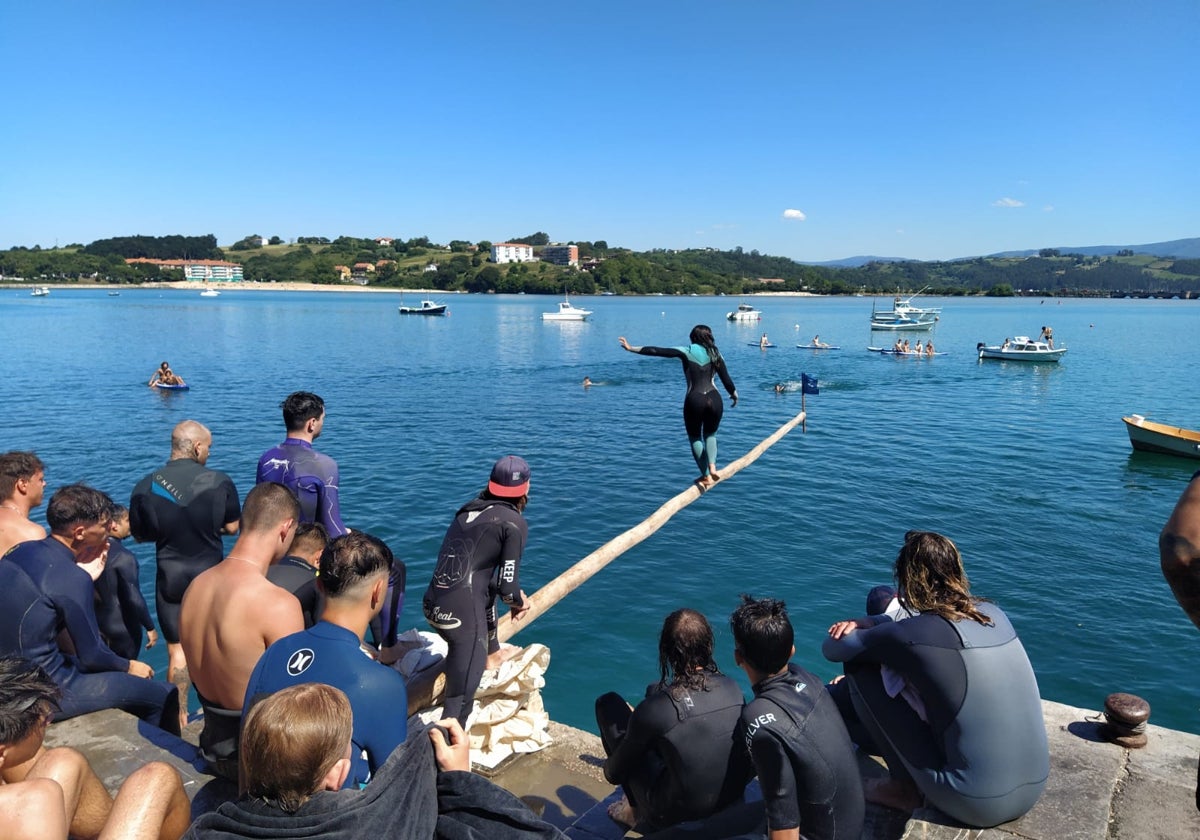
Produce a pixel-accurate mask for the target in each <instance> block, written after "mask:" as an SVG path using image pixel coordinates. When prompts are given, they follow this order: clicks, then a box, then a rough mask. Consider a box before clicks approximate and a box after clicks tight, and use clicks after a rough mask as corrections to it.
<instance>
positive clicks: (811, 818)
mask: <svg viewBox="0 0 1200 840" xmlns="http://www.w3.org/2000/svg"><path fill="white" fill-rule="evenodd" d="M729 625H730V628H731V629H732V630H733V641H734V645H735V647H734V651H733V656H734V660H735V661H736V662H737V664H738V665H739V666H740V667H741V669H742V670H743V671H745V672H746V676H747V677H749V678H750V684H751V686H752V687H753V689H754V699H753V700H751V701H750V702H749V703H747V704H746V707H745V709H744V710H743V711H742V726H743V732H744V734H745V740H746V748H747V749H748V750H749V751H750V758H751V760H752V761H753V762H754V769H755V770H756V771H757V773H758V780H759V784H760V785H761V786H762V793H763V799H764V800H765V803H766V822H767V824H766V829H767V832H768V833H769V835H770V837H771V838H772V840H781V839H782V838H793V839H794V840H799V838H800V837H801V835H803V836H804V837H805V838H807V840H858V838H859V837H860V836H861V835H862V829H863V819H864V815H865V809H866V805H865V802H864V800H863V788H862V779H861V778H860V776H859V772H858V763H857V761H856V759H855V757H854V746H853V744H851V743H850V736H849V735H848V734H847V733H846V727H845V725H844V724H843V723H842V716H841V714H840V713H839V712H838V710H837V707H836V706H835V705H834V703H833V700H832V699H831V698H830V696H829V693H828V692H827V691H826V690H825V686H824V685H823V684H822V682H821V680H820V679H819V678H817V677H816V676H815V675H813V674H811V673H810V672H808V671H806V670H804V669H803V668H801V667H800V666H799V665H796V664H794V663H789V661H788V660H789V659H791V657H792V656H793V655H794V654H795V652H796V648H795V645H794V644H793V643H792V642H793V631H792V623H791V621H790V620H789V619H788V614H787V606H786V605H785V604H784V603H783V601H777V600H775V599H773V598H762V599H754V598H751V597H750V596H748V595H743V596H742V604H741V606H739V607H738V608H737V609H736V610H734V612H733V615H732V616H731V617H730V619H729Z"/></svg>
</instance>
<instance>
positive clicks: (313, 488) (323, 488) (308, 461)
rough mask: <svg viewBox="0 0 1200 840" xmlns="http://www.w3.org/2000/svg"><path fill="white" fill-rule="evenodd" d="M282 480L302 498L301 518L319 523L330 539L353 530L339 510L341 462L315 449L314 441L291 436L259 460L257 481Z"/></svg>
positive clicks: (283, 483) (281, 481) (300, 499)
mask: <svg viewBox="0 0 1200 840" xmlns="http://www.w3.org/2000/svg"><path fill="white" fill-rule="evenodd" d="M264 481H278V482H279V483H280V484H282V485H284V486H285V487H287V488H288V489H289V490H291V491H292V492H293V493H295V494H296V498H297V499H299V501H300V520H301V521H302V522H317V523H320V525H321V527H322V528H324V529H325V533H327V534H328V535H329V539H331V540H332V539H334V538H335V537H340V536H341V535H342V534H345V533H347V532H348V531H349V530H350V529H349V528H347V527H346V526H345V525H344V524H343V523H342V514H341V511H340V510H339V509H338V465H337V461H335V460H333V459H332V458H330V457H329V456H328V455H324V454H322V453H320V452H318V451H317V450H315V449H313V446H312V444H311V443H309V442H308V441H306V440H298V439H297V438H288V439H287V440H285V441H284V442H283V443H281V444H279V445H278V446H274V447H272V448H270V449H268V450H267V451H266V452H264V453H263V455H262V457H261V458H259V459H258V474H257V476H256V477H255V483H256V484H262V483H263V482H264Z"/></svg>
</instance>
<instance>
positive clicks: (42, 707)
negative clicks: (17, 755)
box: [0, 656, 62, 745]
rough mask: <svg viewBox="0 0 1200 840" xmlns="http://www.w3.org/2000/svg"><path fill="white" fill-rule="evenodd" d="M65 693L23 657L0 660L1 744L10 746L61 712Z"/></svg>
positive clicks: (39, 667) (44, 673)
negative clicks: (61, 698)
mask: <svg viewBox="0 0 1200 840" xmlns="http://www.w3.org/2000/svg"><path fill="white" fill-rule="evenodd" d="M61 696H62V692H61V691H60V690H59V688H58V686H57V685H56V684H55V682H54V680H53V679H51V678H50V675H49V674H47V673H46V671H45V670H44V669H43V668H42V666H40V665H38V664H37V663H36V662H31V661H30V660H28V659H25V658H23V657H20V656H5V657H0V744H4V745H11V744H15V743H17V742H18V741H21V740H22V739H24V738H25V737H27V736H28V735H29V733H30V732H32V731H33V729H34V727H36V726H37V725H38V724H39V723H41V721H42V718H44V717H45V716H46V715H48V714H50V713H52V712H54V711H56V710H57V709H58V700H59V698H60V697H61Z"/></svg>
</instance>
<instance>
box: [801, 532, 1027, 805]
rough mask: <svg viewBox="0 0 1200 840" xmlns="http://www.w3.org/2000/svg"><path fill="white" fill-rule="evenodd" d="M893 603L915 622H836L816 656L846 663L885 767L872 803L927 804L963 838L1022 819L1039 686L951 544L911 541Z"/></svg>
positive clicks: (899, 564)
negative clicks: (957, 824) (965, 830)
mask: <svg viewBox="0 0 1200 840" xmlns="http://www.w3.org/2000/svg"><path fill="white" fill-rule="evenodd" d="M894 573H895V577H896V584H897V589H898V591H899V600H900V603H901V604H903V605H904V606H905V607H907V608H908V609H910V610H915V611H917V612H918V613H919V614H918V615H914V616H912V617H911V618H905V619H904V620H903V621H893V620H892V619H891V618H890V617H888V616H887V615H879V616H869V617H864V618H858V619H851V620H848V621H839V622H837V623H836V624H834V625H833V626H832V627H830V628H829V638H827V639H826V640H825V643H824V646H823V647H822V652H823V653H824V654H825V657H826V658H827V659H830V660H832V661H834V662H844V663H845V671H846V679H845V682H847V683H849V690H850V698H851V701H852V707H853V712H854V713H855V715H856V717H857V718H858V721H859V722H861V724H862V726H863V727H864V728H865V730H866V732H867V733H868V734H869V736H870V739H871V741H872V743H862V742H861V741H860V743H859V747H860V748H861V749H863V750H864V751H866V752H870V753H872V754H876V755H881V756H883V758H884V759H885V760H886V761H887V765H888V772H889V773H890V774H891V778H890V779H886V780H873V781H872V782H870V783H868V785H867V788H866V795H867V798H868V800H869V801H871V802H875V803H878V804H880V805H886V806H888V807H892V808H896V809H899V810H912V809H914V808H916V807H918V806H919V805H920V804H921V801H922V797H924V799H925V800H926V801H927V802H928V803H930V804H932V805H934V806H936V807H937V808H939V809H940V810H941V811H943V812H944V813H946V814H948V815H949V816H951V817H953V818H954V819H956V820H960V821H961V822H963V823H965V824H966V825H968V826H972V827H977V828H987V827H991V826H994V825H999V824H1000V823H1003V822H1008V821H1009V820H1014V819H1017V818H1018V817H1020V816H1022V815H1023V814H1025V813H1026V812H1027V811H1028V810H1029V809H1030V808H1032V807H1033V806H1034V804H1035V803H1036V802H1037V801H1038V798H1039V797H1040V796H1041V794H1042V790H1043V789H1044V788H1045V785H1046V779H1047V777H1048V776H1049V772H1050V754H1049V749H1048V746H1047V742H1046V727H1045V723H1044V721H1043V719H1042V704H1041V700H1040V698H1039V694H1038V687H1037V679H1036V678H1035V677H1034V674H1033V668H1032V666H1031V665H1030V664H1029V658H1028V656H1026V654H1025V648H1024V647H1022V645H1021V640H1020V639H1019V638H1017V634H1016V631H1015V630H1014V629H1013V627H1012V624H1011V623H1010V622H1009V620H1008V617H1007V616H1005V614H1004V612H1003V611H1002V610H1001V609H1000V608H999V607H997V606H996V605H995V604H992V603H985V602H983V601H982V600H980V599H979V598H976V597H975V596H973V595H972V594H971V591H970V587H969V585H968V582H967V576H966V573H965V572H964V570H963V564H962V556H961V555H960V554H959V551H958V548H957V547H956V546H955V545H954V543H953V542H951V541H950V540H949V539H947V538H946V537H944V536H942V535H941V534H935V533H932V532H929V531H909V532H908V533H907V534H905V536H904V545H903V546H902V547H901V549H900V552H899V554H898V555H897V557H896V563H895V569H894Z"/></svg>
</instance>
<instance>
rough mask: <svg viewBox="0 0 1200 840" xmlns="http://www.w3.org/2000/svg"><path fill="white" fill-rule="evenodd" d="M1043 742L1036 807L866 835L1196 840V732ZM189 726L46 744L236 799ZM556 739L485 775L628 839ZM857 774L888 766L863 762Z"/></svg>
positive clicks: (596, 768) (1053, 706) (106, 729)
mask: <svg viewBox="0 0 1200 840" xmlns="http://www.w3.org/2000/svg"><path fill="white" fill-rule="evenodd" d="M1043 710H1044V713H1045V720H1046V731H1047V734H1048V736H1049V739H1050V760H1051V766H1050V779H1049V782H1048V783H1047V786H1046V792H1045V794H1044V795H1043V796H1042V799H1041V801H1040V802H1038V804H1037V806H1036V807H1035V808H1034V809H1033V810H1032V811H1030V812H1029V813H1028V814H1026V815H1025V816H1024V817H1022V818H1021V819H1019V820H1014V821H1013V822H1011V823H1005V824H1004V825H1001V826H997V827H995V828H991V829H985V830H979V829H968V828H965V827H962V826H960V825H956V824H955V823H954V822H953V821H952V820H950V819H949V818H947V817H945V816H944V815H942V814H940V813H938V812H937V811H935V810H927V809H920V810H918V811H916V812H915V813H914V814H912V816H911V818H909V816H908V815H907V814H903V813H901V812H898V811H891V810H889V809H886V808H880V807H878V806H869V807H868V814H867V818H868V819H867V827H866V830H865V831H864V833H863V837H864V840H975V839H976V838H979V840H1159V838H1162V839H1163V840H1167V838H1170V840H1181V839H1182V838H1189V839H1190V838H1200V812H1197V810H1196V803H1195V791H1196V764H1197V757H1198V756H1200V736H1198V735H1191V734H1188V733H1184V732H1178V731H1175V730H1169V729H1162V728H1160V727H1157V726H1150V727H1149V730H1148V737H1149V743H1148V744H1147V746H1146V747H1145V748H1144V749H1141V750H1125V749H1122V748H1120V747H1117V746H1115V745H1113V744H1109V743H1105V742H1103V741H1101V740H1100V739H1099V737H1098V734H1097V730H1098V724H1097V723H1096V722H1095V721H1094V720H1089V718H1095V717H1096V712H1094V711H1090V710H1087V709H1077V708H1073V707H1070V706H1064V705H1061V704H1058V703H1051V702H1048V701H1044V702H1043ZM196 734H197V732H196V726H195V725H193V726H190V727H189V728H188V731H186V732H185V737H186V738H188V739H190V741H191V743H189V741H188V740H183V739H179V738H175V737H173V736H171V735H167V734H166V733H164V732H161V731H159V730H157V729H155V728H153V727H151V726H147V725H146V724H144V723H141V722H140V721H138V720H136V719H135V718H132V717H130V716H129V715H126V714H123V713H121V712H117V711H106V712H97V713H95V714H92V715H87V716H85V717H81V718H75V719H74V720H70V721H64V722H63V723H56V724H54V725H52V726H51V727H50V729H49V731H48V733H47V737H46V742H47V744H48V745H50V746H58V745H66V746H72V747H75V748H76V749H78V750H80V751H81V752H83V753H84V754H85V755H87V756H88V759H89V760H90V761H91V762H92V766H93V767H94V768H95V769H96V771H97V773H98V774H99V776H100V778H101V779H102V780H103V781H104V783H105V784H106V785H107V786H108V787H109V788H110V789H112V790H115V789H116V787H118V786H119V785H120V782H121V781H122V780H123V779H124V778H125V777H126V776H128V775H129V773H131V772H132V771H133V770H134V769H136V768H137V767H138V766H140V765H141V764H144V763H145V762H147V761H151V760H163V761H167V762H168V763H170V764H172V765H173V766H175V767H176V768H177V769H178V770H179V771H180V772H181V773H182V774H183V777H184V784H185V789H186V790H187V792H188V796H189V797H191V798H192V805H193V814H198V813H202V812H203V811H206V810H209V809H211V808H213V807H215V806H216V804H218V803H219V802H221V801H224V800H225V799H227V798H230V797H232V796H234V795H236V790H235V789H234V786H233V785H232V784H230V783H228V782H225V781H223V780H220V779H214V778H213V777H211V776H209V775H208V774H206V773H205V772H204V770H203V768H202V767H201V765H200V764H199V762H198V761H197V757H196V748H195V746H194V741H195V736H196ZM550 734H551V735H552V736H553V737H554V740H555V743H554V744H553V745H552V746H550V747H549V748H547V749H546V750H543V751H542V752H540V753H534V754H532V755H526V756H519V757H517V758H515V759H512V760H510V762H509V763H507V764H505V765H502V766H501V767H500V768H498V770H497V771H496V772H494V773H492V774H491V777H492V778H493V780H494V781H495V782H496V783H497V784H500V785H501V786H503V787H505V788H507V789H508V790H510V791H512V792H513V793H515V794H516V795H517V796H519V797H521V798H522V799H523V800H524V801H525V802H526V803H527V804H528V805H529V806H530V807H531V808H533V810H534V811H536V812H537V813H539V814H541V815H542V816H543V818H544V819H546V820H547V821H548V822H551V823H553V824H555V825H557V826H559V827H560V828H562V829H564V830H565V831H566V832H567V833H568V835H569V836H570V837H572V838H573V840H617V838H624V837H629V838H634V837H639V836H640V835H639V834H637V833H636V832H632V831H631V832H628V833H626V832H624V831H622V830H621V829H620V828H618V827H617V825H616V824H615V823H614V822H612V820H610V819H609V818H608V815H607V813H606V808H607V805H608V803H610V802H612V801H615V799H616V798H617V796H618V795H619V792H618V791H617V789H616V788H614V787H613V786H612V785H610V784H608V783H607V782H605V781H604V777H603V773H602V772H601V765H602V764H603V750H602V749H601V746H600V739H599V738H597V737H596V736H594V735H592V734H590V733H587V732H581V731H580V730H577V729H572V728H570V727H566V726H562V725H559V724H551V730H550ZM860 766H861V768H862V770H863V774H864V776H879V775H882V774H883V773H884V772H885V770H884V769H883V768H882V767H881V766H880V765H879V764H878V763H877V762H875V761H874V760H873V759H870V758H868V757H865V756H863V757H860Z"/></svg>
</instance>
